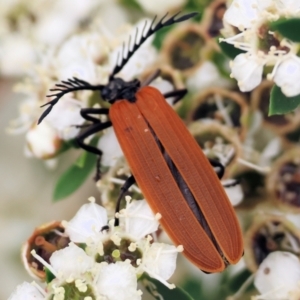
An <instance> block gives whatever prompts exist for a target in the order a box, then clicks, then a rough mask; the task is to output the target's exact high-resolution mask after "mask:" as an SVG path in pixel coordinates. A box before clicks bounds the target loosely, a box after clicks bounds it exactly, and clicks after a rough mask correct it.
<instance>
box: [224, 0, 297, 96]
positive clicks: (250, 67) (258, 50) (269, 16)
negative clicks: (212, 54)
mask: <svg viewBox="0 0 300 300" xmlns="http://www.w3.org/2000/svg"><path fill="white" fill-rule="evenodd" d="M299 16H300V4H299V1H297V0H289V1H282V0H265V1H258V0H233V1H232V2H231V4H230V6H229V8H228V10H227V11H226V12H225V15H224V19H223V21H224V25H225V29H224V30H223V35H224V37H225V38H222V39H221V41H222V42H226V43H229V44H232V45H234V47H236V48H239V49H241V50H243V51H244V52H245V53H241V54H239V55H237V56H236V57H235V58H234V60H233V61H232V62H231V71H232V73H231V76H232V77H234V78H235V79H236V80H237V83H238V86H239V88H240V90H241V91H242V92H248V91H251V90H253V89H254V88H255V87H257V86H258V85H259V84H260V83H261V81H262V77H263V74H264V71H265V72H268V71H266V70H265V69H264V67H268V68H270V67H271V68H272V69H271V70H272V71H271V72H270V71H269V73H268V74H267V79H269V80H273V81H274V82H275V83H276V85H277V86H279V87H280V88H281V90H282V92H283V93H284V94H285V95H286V96H287V97H293V96H296V95H298V94H300V85H299V84H298V83H299V79H300V57H299V56H298V52H299V44H298V43H294V42H291V41H290V40H288V39H286V38H283V37H282V36H280V35H279V34H278V33H277V32H276V31H275V32H274V31H272V30H271V29H270V26H269V23H270V22H273V21H277V20H279V19H280V18H293V17H299ZM268 70H269V69H268Z"/></svg>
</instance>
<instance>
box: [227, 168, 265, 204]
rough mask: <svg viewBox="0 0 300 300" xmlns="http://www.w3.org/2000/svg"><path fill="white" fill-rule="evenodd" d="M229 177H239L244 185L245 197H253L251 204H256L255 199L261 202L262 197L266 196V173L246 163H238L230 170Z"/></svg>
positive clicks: (242, 185)
mask: <svg viewBox="0 0 300 300" xmlns="http://www.w3.org/2000/svg"><path fill="white" fill-rule="evenodd" d="M228 177H229V178H234V179H237V180H238V181H239V182H240V184H241V187H242V191H243V194H244V198H245V199H247V198H249V199H251V202H249V203H248V204H249V205H254V204H256V203H255V202H257V201H255V202H254V200H258V201H259V202H261V197H263V196H265V194H266V191H265V175H264V174H263V173H261V172H258V171H257V170H255V169H253V168H249V167H247V166H244V165H236V166H235V167H234V168H231V169H230V172H228Z"/></svg>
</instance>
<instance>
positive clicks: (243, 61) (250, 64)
mask: <svg viewBox="0 0 300 300" xmlns="http://www.w3.org/2000/svg"><path fill="white" fill-rule="evenodd" d="M231 68H232V76H233V77H234V78H236V80H237V82H238V85H239V88H240V90H241V91H242V92H248V91H251V90H253V89H254V88H255V87H257V86H258V85H259V84H260V82H261V80H262V72H263V60H262V59H261V58H260V57H257V56H255V55H248V54H239V55H237V56H236V57H235V59H234V60H233V62H232V63H231Z"/></svg>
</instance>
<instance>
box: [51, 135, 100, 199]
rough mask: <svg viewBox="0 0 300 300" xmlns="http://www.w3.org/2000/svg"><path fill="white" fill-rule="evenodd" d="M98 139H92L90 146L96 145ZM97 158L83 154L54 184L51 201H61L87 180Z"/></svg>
mask: <svg viewBox="0 0 300 300" xmlns="http://www.w3.org/2000/svg"><path fill="white" fill-rule="evenodd" d="M97 141H98V137H95V138H93V139H92V141H91V143H90V145H92V146H95V145H96V144H97ZM96 162H97V156H96V155H95V154H93V153H89V152H83V153H82V154H81V155H80V157H79V158H78V159H77V161H76V162H75V163H74V164H73V165H72V166H71V167H70V168H69V169H67V170H66V171H65V172H64V173H63V174H62V175H61V176H60V178H59V179H58V182H57V183H56V186H55V189H54V194H53V201H55V202H56V201H59V200H62V199H64V198H66V197H68V196H70V195H71V194H72V193H74V192H75V191H76V190H77V189H78V188H79V187H80V186H81V185H82V184H83V183H84V182H85V180H86V179H87V177H88V176H89V174H90V173H91V172H92V170H93V169H94V168H95V166H96Z"/></svg>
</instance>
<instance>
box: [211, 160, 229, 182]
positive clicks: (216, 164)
mask: <svg viewBox="0 0 300 300" xmlns="http://www.w3.org/2000/svg"><path fill="white" fill-rule="evenodd" d="M208 160H209V162H210V164H211V165H212V166H213V167H214V169H215V168H218V170H215V171H216V173H217V175H218V177H219V179H222V177H223V175H224V172H225V167H224V166H223V165H222V164H221V163H220V162H218V161H217V160H215V159H212V158H209V159H208Z"/></svg>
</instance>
